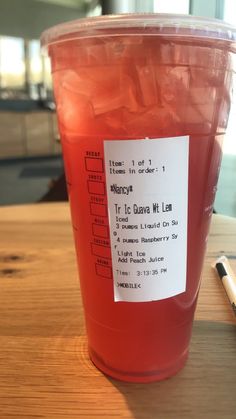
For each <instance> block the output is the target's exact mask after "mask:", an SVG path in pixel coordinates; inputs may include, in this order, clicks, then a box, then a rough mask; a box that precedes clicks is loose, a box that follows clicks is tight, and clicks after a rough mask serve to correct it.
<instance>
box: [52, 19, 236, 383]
mask: <svg viewBox="0 0 236 419" xmlns="http://www.w3.org/2000/svg"><path fill="white" fill-rule="evenodd" d="M151 18H152V17H150V16H149V17H143V19H144V20H145V19H147V20H148V19H151ZM162 18H163V17H162ZM104 19H105V20H104V22H106V19H107V18H104ZM125 19H126V23H125V24H123V26H122V24H121V25H120V26H118V27H115V28H113V29H112V28H108V29H107V30H106V29H104V28H102V29H100V32H99V27H98V28H97V29H98V32H96V33H95V32H94V33H93V25H95V27H96V23H95V20H94V23H92V26H91V28H92V29H89V28H88V29H86V28H85V29H82V31H81V33H79V32H78V34H77V35H75V33H74V32H75V31H73V30H71V33H72V36H71V37H70V36H69V35H68V34H66V33H65V32H64V36H62V37H61V39H60V42H57V41H59V39H56V42H55V43H54V44H53V43H52V44H51V45H50V47H49V54H50V57H51V62H52V74H53V82H54V91H55V97H56V103H57V112H58V121H59V128H60V134H61V140H62V146H63V155H64V163H65V171H66V178H67V184H68V192H69V198H70V205H71V214H72V223H73V228H74V237H75V244H76V251H77V258H78V265H79V273H80V282H81V290H82V297H83V303H84V310H85V318H86V326H87V333H88V343H89V352H90V356H91V359H92V361H93V362H94V363H95V365H97V366H98V367H99V368H100V369H101V370H102V371H104V372H105V373H107V374H109V375H111V376H113V377H116V378H118V379H122V380H127V381H134V382H135V381H136V382H148V381H153V380H159V379H163V378H165V377H168V376H170V375H173V374H174V373H176V372H177V371H178V370H179V369H180V368H181V367H182V366H183V365H184V363H185V361H186V358H187V354H188V348H189V341H190V336H191V329H192V321H193V315H194V310H195V306H196V300H197V294H198V290H199V284H200V282H199V281H200V274H201V269H202V264H203V258H204V252H205V244H206V239H207V234H208V228H209V222H210V217H211V213H212V208H213V202H214V196H215V191H216V184H217V178H218V173H219V166H220V161H221V144H222V139H223V135H224V133H225V129H226V126H227V119H228V114H229V108H230V89H231V81H232V64H231V53H230V45H231V44H230V42H229V40H228V39H227V37H226V35H225V39H221V40H216V39H215V36H214V31H213V29H212V35H209V33H208V37H206V36H205V34H204V31H199V32H198V33H197V30H196V33H195V34H194V37H192V38H191V37H190V36H188V35H189V33H190V29H183V28H182V33H181V35H182V36H179V34H178V36H177V35H176V34H175V29H174V26H171V25H169V27H168V26H167V28H166V29H165V30H166V34H165V36H163V33H160V25H159V24H158V23H157V24H156V26H155V25H150V27H147V28H146V29H142V26H140V22H139V23H137V24H136V27H135V28H133V29H132V28H131V29H130V28H127V22H128V23H129V19H132V18H129V17H128V18H127V17H123V18H122V17H121V18H120V22H121V23H122V22H123V21H125ZM138 19H140V18H136V20H137V21H138ZM163 19H164V18H163ZM176 19H177V18H176ZM186 19H187V18H186ZM97 21H98V26H99V21H100V22H103V20H102V19H100V20H99V19H98V20H97ZM107 21H108V20H107ZM186 21H187V20H186ZM78 25H80V23H78ZM187 26H188V25H187ZM86 30H87V31H88V33H89V34H90V35H89V36H88V37H86V36H85V35H84V32H83V31H86ZM89 31H91V33H90V32H89ZM98 34H99V36H98ZM222 37H223V38H224V36H223V35H222ZM71 38H72V39H71ZM47 41H48V40H47V39H46V42H47ZM49 44H50V42H49ZM183 137H184V138H186V139H187V140H186V141H187V143H188V154H186V155H185V157H186V158H185V157H184V159H185V160H184V162H185V163H186V162H187V165H186V167H187V169H186V170H187V172H186V173H187V176H188V177H187V178H186V177H184V176H183V174H182V175H181V174H180V175H179V176H180V181H179V182H180V183H181V182H182V183H183V182H184V181H185V178H186V185H187V189H186V197H187V205H186V211H187V221H186V240H185V238H184V235H183V237H182V238H181V237H180V238H178V239H179V240H180V242H179V245H177V247H175V248H173V249H178V247H181V246H182V245H183V249H184V243H185V241H186V250H187V252H185V253H187V255H186V263H184V261H182V260H177V254H176V256H175V250H174V252H172V251H171V249H172V247H170V248H169V250H168V251H167V253H168V252H169V256H168V255H167V256H165V257H164V256H163V255H162V247H163V246H164V247H166V249H167V247H168V246H169V245H168V244H166V243H163V242H165V241H167V242H170V241H171V239H175V238H176V239H177V236H178V234H175V233H174V232H175V231H177V230H175V228H179V227H176V226H175V224H176V225H177V224H179V221H180V220H182V218H181V217H180V218H179V219H178V217H177V218H176V217H175V218H174V215H170V216H169V214H167V212H168V211H172V206H173V211H174V210H175V208H174V207H175V206H178V205H177V201H178V200H179V197H174V198H173V196H174V194H175V187H174V189H173V190H172V192H171V194H172V195H171V196H172V198H169V201H167V202H172V201H171V199H172V200H173V202H174V204H173V205H172V204H170V203H169V204H168V203H167V204H164V202H163V199H162V200H161V201H162V202H161V201H160V202H159V201H157V199H156V197H157V196H161V195H155V194H156V193H157V194H158V193H159V192H158V191H159V189H160V187H161V186H160V185H159V183H161V182H162V179H163V182H164V181H165V180H164V179H165V178H164V177H163V176H164V174H163V173H164V172H165V170H166V169H168V170H169V171H170V172H171V170H172V169H171V167H170V164H169V167H168V164H167V166H165V165H163V166H162V164H161V165H160V166H158V167H157V164H156V163H155V164H154V163H153V160H152V159H153V155H152V150H153V148H152V145H154V144H155V147H157V150H160V151H161V148H162V146H161V148H160V147H159V146H160V144H163V148H164V144H165V143H163V141H167V140H163V139H167V138H168V141H170V144H171V142H173V141H174V140H175V139H176V138H177V139H178V138H180V139H182V138H183ZM147 138H148V142H147V143H145V144H144V148H143V149H142V150H143V151H142V150H141V151H140V153H141V154H140V156H142V153H144V154H145V149H146V147H145V145H146V144H147V148H149V149H150V151H149V154H147V155H146V154H145V158H144V159H137V158H136V155H135V154H136V151H135V150H137V153H138V150H139V142H142V140H144V139H147ZM131 141H133V143H131ZM160 141H162V143H160ZM181 141H182V140H181ZM104 142H108V143H109V144H108V146H109V147H110V148H108V151H109V150H112V148H111V147H112V144H111V142H114V144H115V143H116V144H117V147H118V150H120V148H122V144H123V145H124V147H128V148H127V149H126V150H131V153H133V154H132V155H131V154H130V155H129V153H127V152H123V155H122V156H123V157H122V158H118V157H117V158H116V157H115V158H114V157H113V158H112V159H109V158H107V157H106V156H104V147H105V143H104ZM176 144H177V143H176ZM181 144H183V143H181ZM108 146H107V147H108ZM176 150H177V148H176ZM108 151H107V153H108ZM109 152H110V151H109ZM121 153H122V151H121ZM108 154H109V153H108ZM108 154H107V155H108ZM157 154H158V152H157ZM113 156H116V149H115V151H114V153H113ZM146 156H148V157H147V158H146ZM163 159H164V157H163ZM178 159H180V162H179V168H178ZM181 159H182V157H179V156H178V155H175V156H172V161H173V162H174V163H173V164H176V165H177V166H176V167H177V172H175V174H174V177H173V179H174V178H176V175H177V177H178V170H179V171H181V169H182V163H181V162H182V160H181ZM186 159H187V160H186ZM154 160H155V158H154ZM163 161H164V160H163ZM165 161H168V158H167V160H165ZM176 162H177V163H176ZM153 164H154V165H153ZM132 171H133V172H132ZM156 172H157V173H158V176H161V177H157V174H155V173H156ZM160 172H161V173H160ZM162 172H163V173H162ZM130 173H131V174H133V178H135V177H137V181H136V189H137V185H138V184H139V183H141V184H142V186H141V187H140V188H141V192H142V193H144V191H145V190H146V188H147V189H148V188H149V187H150V184H151V187H150V189H155V191H154V195H155V202H154V198H153V199H152V201H150V199H151V198H147V197H144V195H143V196H141V197H140V201H139V202H138V203H137V202H136V201H134V200H133V201H132V205H131V204H130V202H131V201H130V199H132V198H130V196H131V195H132V193H131V192H133V186H132V185H130V182H131V181H130V180H129V181H128V186H124V185H126V184H127V182H126V183H125V180H127V179H128V178H127V176H131V174H130ZM109 176H110V177H109ZM155 176H156V177H155ZM181 176H182V178H181ZM108 177H109V182H111V184H110V183H109V187H108V185H107V187H106V183H108ZM110 178H111V179H110ZM117 179H118V180H117ZM121 179H122V181H123V183H122V185H123V186H119V185H118V184H117V182H118V183H119V180H121ZM129 179H130V177H129ZM112 182H113V183H112ZM114 182H115V183H114ZM153 185H154V187H153ZM112 188H113V189H112ZM129 188H130V189H129ZM156 191H157V192H156ZM112 193H113V194H115V193H116V194H118V195H120V194H123V195H124V196H122V197H120V196H119V197H116V198H114V199H118V201H114V202H118V203H119V204H120V205H118V204H114V202H113V201H112V200H113V195H111V194H112ZM150 193H151V192H150ZM109 194H110V195H109ZM176 194H177V195H178V192H176ZM107 195H109V196H110V198H109V199H110V201H109V212H110V219H108V201H107ZM126 195H127V196H126ZM169 195H170V194H169ZM145 196H146V195H145ZM175 200H176V205H175ZM180 201H181V198H180ZM150 202H151V204H150ZM178 202H179V201H178ZM161 205H162V212H163V213H162V212H161V209H160V208H159V207H160V206H161ZM168 205H169V207H168ZM180 205H182V204H181V203H180ZM118 207H120V210H119V209H118ZM157 208H158V209H157ZM181 208H182V207H181ZM112 211H113V212H112ZM145 211H146V212H147V213H148V214H144V212H145ZM181 211H182V210H181ZM153 212H156V213H155V214H154V215H152V220H151V219H150V220H151V221H150V222H149V223H148V221H147V220H149V218H148V217H150V213H153ZM172 214H174V213H172ZM153 217H155V218H153ZM173 218H174V219H173ZM185 219H186V216H185ZM153 220H154V222H153ZM167 220H168V221H167ZM170 223H171V226H169V224H170ZM113 224H114V225H113ZM180 225H181V222H180ZM164 227H167V229H166V230H165V231H166V232H167V233H163V234H161V233H160V232H161V231H164V230H163V228H164ZM182 228H183V230H184V222H183V221H182V227H181V226H180V230H178V233H180V234H179V236H181V229H182ZM120 230H122V233H120ZM141 230H144V233H143V232H142V231H141ZM175 235H176V237H175ZM117 238H118V240H119V241H118V240H117ZM178 239H177V240H178ZM117 241H118V242H117ZM147 242H148V244H147ZM156 242H158V243H156ZM159 242H161V243H159ZM149 243H151V245H149ZM135 246H136V247H135ZM170 246H172V245H170ZM111 247H112V252H111ZM164 247H163V248H164ZM137 249H138V250H137ZM150 252H151V253H150ZM153 252H154V253H153ZM163 252H164V253H165V251H163ZM170 252H172V253H171V258H172V261H171V259H170ZM183 252H184V250H183ZM164 253H163V254H164ZM168 257H169V259H168ZM165 259H166V260H167V259H168V263H167V262H166V263H167V264H168V269H167V267H164V265H163V263H164V262H163V261H164V260H165ZM150 261H151V262H152V265H151V262H150ZM171 264H173V266H174V270H173V272H176V276H178V275H179V273H178V270H179V269H180V270H181V269H182V268H183V265H184V264H185V269H186V279H185V281H186V283H185V285H184V291H183V292H177V291H176V292H175V291H172V290H168V292H169V294H168V295H170V294H171V293H172V295H173V296H171V297H168V296H167V297H166V295H167V294H165V293H166V292H167V291H164V294H163V297H157V298H155V297H154V298H153V300H154V301H151V298H150V295H149V294H150V290H149V291H147V292H146V291H145V292H146V294H145V292H144V294H145V295H144V294H142V295H141V294H140V295H141V297H133V296H134V295H135V293H136V295H137V290H135V287H136V288H138V287H140V288H141V287H143V289H144V290H145V287H146V286H147V285H146V284H147V283H150V281H153V284H154V287H156V282H157V281H160V283H161V279H160V278H161V272H162V271H163V272H162V273H163V275H165V274H166V272H164V271H165V269H166V271H167V270H171V269H169V268H171V267H169V265H171ZM129 265H130V266H131V265H132V267H131V270H129ZM117 267H118V268H117ZM135 275H136V276H135ZM127 276H129V278H131V279H130V280H129V279H128V278H127ZM174 276H175V275H174V274H173V273H172V276H171V275H170V276H169V277H168V281H170V282H171V281H172V280H173V282H174V281H175V278H174ZM136 277H137V278H136ZM135 278H136V279H135ZM166 282H167V280H166ZM177 282H178V281H177ZM135 284H136V285H135ZM163 284H164V283H163ZM165 286H166V285H165V284H164V285H163V287H165ZM176 286H177V287H178V284H177V285H176ZM114 287H115V288H114ZM116 287H117V288H119V289H118V290H117V293H119V292H121V296H119V295H118V294H117V295H118V297H117V295H116V296H115V297H114V289H115V293H116ZM120 287H121V288H122V289H121V291H119V290H120ZM125 288H129V291H127V289H125ZM132 288H134V289H132ZM139 291H140V290H138V292H139ZM140 292H141V291H140ZM142 292H143V291H142ZM158 292H159V291H158V290H157V295H159V294H158ZM138 295H139V294H138ZM145 296H147V297H145ZM135 298H136V299H135ZM145 298H146V300H145Z"/></svg>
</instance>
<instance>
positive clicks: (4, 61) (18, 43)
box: [0, 36, 25, 89]
mask: <svg viewBox="0 0 236 419" xmlns="http://www.w3.org/2000/svg"><path fill="white" fill-rule="evenodd" d="M24 54H25V52H24V40H23V39H22V38H12V37H8V36H4V37H3V36H1V37H0V83H1V84H0V87H1V88H3V89H4V88H17V89H22V88H24V86H25V57H24Z"/></svg>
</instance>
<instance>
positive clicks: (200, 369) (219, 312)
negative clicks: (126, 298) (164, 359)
mask: <svg viewBox="0 0 236 419" xmlns="http://www.w3.org/2000/svg"><path fill="white" fill-rule="evenodd" d="M0 238H1V240H0V418H1V419H9V418H12V419H13V418H17V419H19V418H24V419H28V418H32V419H33V418H49V419H54V418H68V419H73V418H80V417H86V418H104V417H106V418H143V419H148V418H161V419H169V418H214V419H216V418H219V419H226V418H232V419H233V418H234V419H235V418H236V322H235V318H234V315H233V313H232V310H231V308H230V305H229V303H228V300H227V297H226V295H225V292H224V290H223V288H222V285H221V283H220V281H219V279H217V276H216V274H215V272H214V271H213V269H212V268H211V262H212V261H213V260H214V259H215V258H216V257H217V256H219V255H221V254H223V253H225V254H226V255H228V256H229V257H230V259H231V263H232V266H233V268H234V269H235V271H236V219H232V218H227V217H223V216H214V219H213V223H212V229H211V235H210V239H209V246H208V253H207V256H206V259H205V265H204V271H203V283H202V288H201V292H200V297H199V303H198V308H197V312H196V320H195V324H194V330H193V338H192V344H191V352H190V358H189V361H188V363H187V365H186V367H185V368H184V369H183V370H182V371H181V372H180V373H179V374H178V375H177V376H175V377H173V378H171V379H169V380H165V381H163V382H159V383H153V384H127V383H121V382H118V381H115V380H112V379H110V378H108V377H106V376H104V375H103V374H102V373H101V372H99V371H98V370H97V369H96V368H95V367H94V366H93V365H92V364H91V362H90V360H89V358H88V352H87V343H86V336H85V328H84V322H83V314H82V307H81V299H80V290H79V284H78V282H77V273H76V264H75V255H74V247H73V241H72V231H71V227H70V222H69V209H68V206H67V204H37V205H23V206H16V207H2V208H0Z"/></svg>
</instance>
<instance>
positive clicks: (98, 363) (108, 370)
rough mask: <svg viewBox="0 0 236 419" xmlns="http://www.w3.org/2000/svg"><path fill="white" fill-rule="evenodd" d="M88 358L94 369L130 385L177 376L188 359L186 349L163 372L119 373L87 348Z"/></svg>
mask: <svg viewBox="0 0 236 419" xmlns="http://www.w3.org/2000/svg"><path fill="white" fill-rule="evenodd" d="M89 356H90V359H91V361H92V362H93V364H94V365H95V367H97V368H98V369H99V370H100V371H101V372H103V373H104V374H106V375H108V376H109V377H111V378H114V379H116V380H119V381H126V382H130V383H151V382H153V381H161V380H165V379H166V378H169V377H171V376H173V375H175V374H177V373H178V372H179V371H180V370H181V369H182V368H183V367H184V365H185V363H186V361H187V358H188V349H186V350H185V351H184V352H183V353H182V355H181V357H180V358H178V360H177V361H176V362H175V363H174V364H172V365H170V366H169V368H165V369H163V370H155V371H144V372H141V371H140V372H130V371H119V370H117V369H115V368H112V367H110V366H109V365H107V364H105V363H104V362H103V360H102V359H101V358H100V357H99V355H98V354H97V353H96V352H95V351H94V350H93V349H91V348H89Z"/></svg>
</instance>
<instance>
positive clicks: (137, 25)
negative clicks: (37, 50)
mask: <svg viewBox="0 0 236 419" xmlns="http://www.w3.org/2000/svg"><path fill="white" fill-rule="evenodd" d="M122 34H123V35H124V34H126V35H149V36H150V35H155V36H171V37H181V38H182V37H185V38H198V39H201V38H203V39H208V40H219V41H220V40H221V41H228V42H229V43H230V44H234V49H235V47H236V45H235V44H236V28H235V27H234V26H232V25H230V24H228V23H226V22H223V21H221V20H218V19H208V18H203V17H196V16H191V15H179V14H178V15H173V14H166V13H165V14H160V13H140V14H120V15H104V16H99V17H92V18H83V19H77V20H73V21H70V22H66V23H62V24H59V25H56V26H53V27H52V28H49V29H47V30H46V31H44V32H43V34H42V36H41V45H42V48H43V50H45V49H46V50H47V48H48V46H49V45H51V44H55V43H59V42H65V41H69V40H74V39H80V38H91V37H95V38H97V37H105V36H111V35H112V36H116V35H122Z"/></svg>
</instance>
